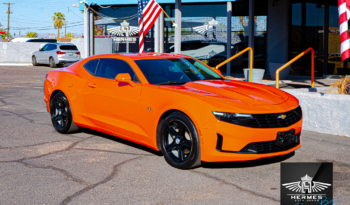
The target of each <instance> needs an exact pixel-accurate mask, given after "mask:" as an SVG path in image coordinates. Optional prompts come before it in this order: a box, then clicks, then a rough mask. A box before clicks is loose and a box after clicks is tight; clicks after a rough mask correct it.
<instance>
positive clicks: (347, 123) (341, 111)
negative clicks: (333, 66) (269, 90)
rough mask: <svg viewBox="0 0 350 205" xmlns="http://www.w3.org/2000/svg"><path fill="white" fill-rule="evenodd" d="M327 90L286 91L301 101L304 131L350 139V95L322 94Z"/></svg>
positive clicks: (325, 88)
mask: <svg viewBox="0 0 350 205" xmlns="http://www.w3.org/2000/svg"><path fill="white" fill-rule="evenodd" d="M327 88H328V87H319V88H305V89H293V90H291V89H290V90H284V91H285V92H288V93H290V94H292V95H294V96H295V97H296V98H298V99H299V101H300V106H301V108H302V109H303V118H304V121H303V130H308V131H314V132H319V133H325V134H332V135H340V136H346V137H350V95H339V94H329V93H320V92H325V91H326V90H327Z"/></svg>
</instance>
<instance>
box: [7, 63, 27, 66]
mask: <svg viewBox="0 0 350 205" xmlns="http://www.w3.org/2000/svg"><path fill="white" fill-rule="evenodd" d="M0 66H33V65H32V64H31V63H0Z"/></svg>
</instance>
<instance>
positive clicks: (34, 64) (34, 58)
mask: <svg viewBox="0 0 350 205" xmlns="http://www.w3.org/2000/svg"><path fill="white" fill-rule="evenodd" d="M32 64H33V66H37V65H38V62H37V61H36V57H35V56H33V57H32Z"/></svg>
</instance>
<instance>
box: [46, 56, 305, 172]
mask: <svg viewBox="0 0 350 205" xmlns="http://www.w3.org/2000/svg"><path fill="white" fill-rule="evenodd" d="M44 93H45V102H46V105H47V109H48V111H49V112H50V114H51V120H52V124H53V126H54V128H55V129H56V130H57V131H58V132H60V133H70V132H75V131H77V130H78V129H79V127H85V128H90V129H93V130H97V131H100V132H103V133H107V134H111V135H114V136H117V137H120V138H123V139H127V140H130V141H132V142H135V143H138V144H142V145H144V146H147V147H150V148H152V149H154V150H160V151H161V152H162V153H163V155H164V157H165V160H166V161H167V162H168V163H169V164H170V165H171V166H174V167H176V168H180V169H189V168H193V167H196V166H199V165H200V164H201V162H229V161H247V160H254V159H260V158H267V157H274V156H280V155H285V154H288V153H291V152H294V151H295V150H296V149H298V148H300V147H301V136H300V134H301V128H302V110H301V108H300V106H299V101H298V100H297V99H296V98H295V97H294V96H292V95H290V94H288V93H286V92H283V91H281V90H278V89H276V88H274V87H271V86H267V85H262V84H256V83H249V82H242V81H234V80H228V79H225V77H224V76H222V75H221V74H220V73H219V72H218V71H217V70H215V69H212V68H210V67H208V66H207V65H205V64H203V63H202V62H200V61H198V60H196V59H194V58H192V57H189V56H186V55H175V54H158V53H146V54H109V55H96V56H92V57H88V58H86V59H84V60H81V61H79V62H78V63H75V64H73V65H71V66H70V67H68V68H62V69H55V70H51V71H49V73H48V74H47V76H46V80H45V83H44Z"/></svg>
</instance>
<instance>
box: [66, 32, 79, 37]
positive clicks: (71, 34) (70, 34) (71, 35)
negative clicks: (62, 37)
mask: <svg viewBox="0 0 350 205" xmlns="http://www.w3.org/2000/svg"><path fill="white" fill-rule="evenodd" d="M67 37H69V38H77V37H76V36H75V35H74V34H73V33H67Z"/></svg>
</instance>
